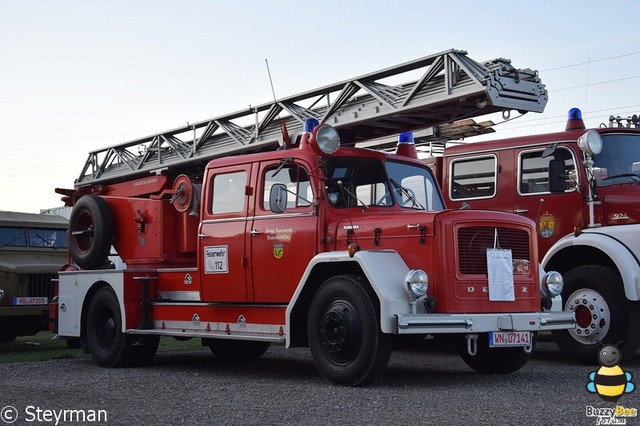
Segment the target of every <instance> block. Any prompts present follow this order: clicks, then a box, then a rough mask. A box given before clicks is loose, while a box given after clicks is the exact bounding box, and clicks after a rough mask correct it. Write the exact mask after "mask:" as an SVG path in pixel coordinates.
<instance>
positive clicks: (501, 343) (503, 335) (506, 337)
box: [489, 331, 531, 348]
mask: <svg viewBox="0 0 640 426" xmlns="http://www.w3.org/2000/svg"><path fill="white" fill-rule="evenodd" d="M530 344H531V332H529V331H492V332H489V347H492V348H500V347H505V346H529V345H530Z"/></svg>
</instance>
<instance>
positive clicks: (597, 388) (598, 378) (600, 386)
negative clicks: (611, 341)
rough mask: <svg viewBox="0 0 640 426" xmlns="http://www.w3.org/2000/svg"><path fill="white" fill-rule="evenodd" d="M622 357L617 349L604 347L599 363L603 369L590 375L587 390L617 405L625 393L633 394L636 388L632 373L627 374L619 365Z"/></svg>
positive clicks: (599, 355) (599, 356)
mask: <svg viewBox="0 0 640 426" xmlns="http://www.w3.org/2000/svg"><path fill="white" fill-rule="evenodd" d="M620 359H621V355H620V351H619V350H618V348H617V347H615V346H613V345H607V346H604V347H603V348H602V349H600V352H599V353H598V361H600V364H602V367H600V368H599V369H598V371H592V372H591V373H589V380H590V381H589V383H587V390H588V391H589V392H591V393H597V394H598V395H599V396H600V398H602V399H604V400H605V401H609V402H615V403H617V402H618V400H619V399H620V397H621V396H622V395H623V394H625V393H631V392H633V391H634V390H635V388H636V386H635V385H634V384H633V383H632V382H631V373H627V372H625V371H624V370H622V368H620V366H619V365H618V363H619V362H620Z"/></svg>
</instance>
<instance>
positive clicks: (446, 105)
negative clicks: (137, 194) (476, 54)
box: [75, 50, 547, 188]
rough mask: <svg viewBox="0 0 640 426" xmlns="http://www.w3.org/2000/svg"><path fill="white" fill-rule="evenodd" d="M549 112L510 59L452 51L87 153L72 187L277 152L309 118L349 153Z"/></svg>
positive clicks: (536, 84)
mask: <svg viewBox="0 0 640 426" xmlns="http://www.w3.org/2000/svg"><path fill="white" fill-rule="evenodd" d="M403 81H404V82H403ZM546 103H547V91H546V89H545V86H544V85H543V84H542V83H541V81H540V79H539V77H538V73H537V71H533V70H530V69H516V68H514V67H513V66H511V62H510V61H509V60H506V59H495V60H491V61H487V62H485V63H482V64H481V63H479V62H476V61H474V60H472V59H470V58H469V57H468V56H467V53H466V52H464V51H460V50H448V51H445V52H442V53H438V54H435V55H431V56H427V57H424V58H420V59H416V60H414V61H410V62H406V63H403V64H400V65H396V66H393V67H390V68H386V69H383V70H380V71H376V72H373V73H370V74H366V75H363V76H360V77H357V78H354V79H350V80H346V81H342V82H339V83H335V84H332V85H329V86H325V87H321V88H318V89H315V90H311V91H308V92H304V93H301V94H298V95H295V96H291V97H287V98H283V99H280V100H276V101H274V102H270V103H266V104H263V105H259V106H255V107H250V108H248V109H246V110H244V111H238V112H235V113H232V114H228V115H223V116H219V117H216V118H212V119H210V120H205V121H201V122H198V123H194V124H188V125H187V126H184V127H180V128H177V129H173V130H169V131H166V132H162V133H157V134H154V135H151V136H148V137H144V138H140V139H136V140H132V141H130V142H126V143H123V144H119V145H116V146H112V147H109V148H105V149H101V150H97V151H93V152H91V153H90V154H89V157H88V159H87V161H86V163H85V165H84V167H83V169H82V172H81V174H80V177H79V178H78V179H77V180H76V183H75V186H76V188H83V187H88V186H92V185H108V184H112V183H117V182H122V181H127V180H130V179H134V178H140V177H143V176H148V175H149V174H154V173H155V174H161V173H170V174H179V173H197V172H196V171H197V170H202V168H203V166H204V164H206V162H208V161H209V160H211V159H213V158H217V157H222V156H227V155H236V154H241V153H248V152H258V151H265V150H274V149H277V148H278V147H279V146H281V145H282V144H283V139H284V138H283V132H282V126H283V123H284V125H286V128H287V130H288V132H289V133H290V134H292V135H293V134H296V133H300V132H302V129H303V125H304V121H305V120H306V119H307V118H311V117H313V118H316V119H318V120H319V121H320V122H321V123H328V124H331V125H332V126H334V127H336V128H337V129H338V131H339V132H340V135H341V139H342V140H343V141H346V142H347V143H349V144H355V143H356V142H361V141H365V140H370V139H373V138H380V137H384V136H389V135H393V134H397V133H400V132H404V131H409V130H416V129H424V128H427V127H430V126H434V125H436V124H440V123H451V122H454V121H456V120H461V119H466V118H470V117H476V116H480V115H485V114H490V113H494V112H499V111H505V110H518V111H520V112H525V111H534V112H542V111H543V110H544V107H545V105H546Z"/></svg>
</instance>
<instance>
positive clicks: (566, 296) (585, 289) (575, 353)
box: [553, 265, 640, 365]
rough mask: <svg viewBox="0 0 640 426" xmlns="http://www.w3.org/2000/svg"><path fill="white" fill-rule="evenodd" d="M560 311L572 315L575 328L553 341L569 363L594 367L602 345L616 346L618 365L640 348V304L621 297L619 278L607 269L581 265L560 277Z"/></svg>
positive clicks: (562, 333)
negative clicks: (618, 358)
mask: <svg viewBox="0 0 640 426" xmlns="http://www.w3.org/2000/svg"><path fill="white" fill-rule="evenodd" d="M562 301H563V304H564V306H563V309H564V310H565V311H571V312H575V313H576V322H577V325H576V328H575V329H571V330H557V331H554V332H553V337H554V339H555V341H556V343H557V344H558V346H559V347H560V349H561V350H562V351H563V352H564V353H565V354H566V355H567V356H568V357H569V358H571V359H573V360H575V361H578V362H581V363H586V364H592V365H596V364H598V352H599V350H600V347H601V346H602V344H612V345H616V346H618V348H619V349H620V351H621V353H622V362H628V361H631V359H632V358H633V356H634V355H635V353H636V351H637V350H638V345H640V304H639V303H638V302H632V301H629V300H628V299H627V298H626V297H625V294H624V289H623V286H622V279H621V278H620V274H618V272H617V271H616V270H615V269H613V268H609V267H607V266H601V265H583V266H578V267H577V268H574V269H572V270H570V271H569V272H567V273H566V274H564V288H563V290H562Z"/></svg>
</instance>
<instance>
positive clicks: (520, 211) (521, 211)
mask: <svg viewBox="0 0 640 426" xmlns="http://www.w3.org/2000/svg"><path fill="white" fill-rule="evenodd" d="M528 211H529V209H515V210H514V211H513V212H514V213H527V212H528Z"/></svg>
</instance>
